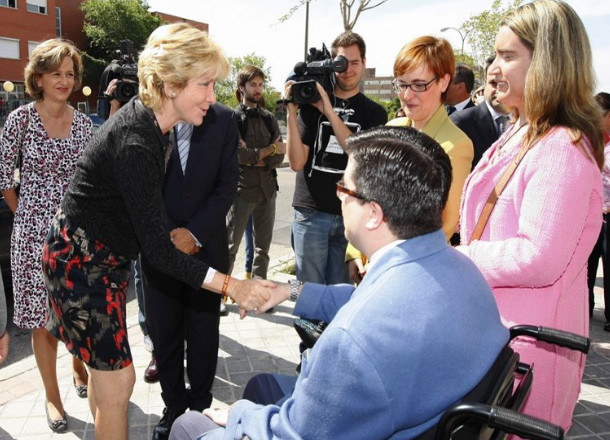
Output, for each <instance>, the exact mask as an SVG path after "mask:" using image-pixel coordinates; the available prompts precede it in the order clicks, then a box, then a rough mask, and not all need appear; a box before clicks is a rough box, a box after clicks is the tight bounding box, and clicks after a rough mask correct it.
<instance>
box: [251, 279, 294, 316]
mask: <svg viewBox="0 0 610 440" xmlns="http://www.w3.org/2000/svg"><path fill="white" fill-rule="evenodd" d="M274 283H275V286H276V287H275V289H273V290H272V291H271V295H270V296H269V300H268V301H267V302H266V303H265V304H263V305H262V306H261V307H259V308H258V310H257V311H256V314H257V315H260V314H262V313H265V312H266V311H267V310H269V309H270V308H272V307H275V306H277V305H278V304H281V303H283V302H284V301H286V300H287V299H289V298H290V284H288V283H278V282H274Z"/></svg>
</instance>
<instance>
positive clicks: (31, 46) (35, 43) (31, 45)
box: [28, 41, 40, 58]
mask: <svg viewBox="0 0 610 440" xmlns="http://www.w3.org/2000/svg"><path fill="white" fill-rule="evenodd" d="M39 44H40V41H28V58H30V57H31V56H32V51H33V50H34V49H36V46H38V45H39Z"/></svg>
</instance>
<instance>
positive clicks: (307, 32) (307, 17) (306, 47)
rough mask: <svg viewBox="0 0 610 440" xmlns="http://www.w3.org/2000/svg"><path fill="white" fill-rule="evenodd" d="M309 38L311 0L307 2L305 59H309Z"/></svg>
mask: <svg viewBox="0 0 610 440" xmlns="http://www.w3.org/2000/svg"><path fill="white" fill-rule="evenodd" d="M308 39H309V1H307V3H305V56H304V57H303V61H307V51H308V49H309V47H308Z"/></svg>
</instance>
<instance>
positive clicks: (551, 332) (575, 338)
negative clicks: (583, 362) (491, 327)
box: [509, 325, 591, 354]
mask: <svg viewBox="0 0 610 440" xmlns="http://www.w3.org/2000/svg"><path fill="white" fill-rule="evenodd" d="M509 330H510V338H511V339H514V338H515V337H517V336H531V337H533V338H535V339H537V340H539V341H544V342H549V343H551V344H555V345H559V346H560V347H566V348H570V349H572V350H577V351H580V352H582V353H585V354H587V353H588V352H589V347H590V346H591V340H590V339H589V338H586V337H584V336H581V335H577V334H575V333H569V332H564V331H562V330H557V329H554V328H548V327H539V326H535V325H515V326H513V327H511V328H510V329H509Z"/></svg>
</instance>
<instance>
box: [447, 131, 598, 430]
mask: <svg viewBox="0 0 610 440" xmlns="http://www.w3.org/2000/svg"><path fill="white" fill-rule="evenodd" d="M506 136H507V134H505V135H504V136H503V137H501V138H500V139H499V140H498V141H497V142H496V143H495V144H494V145H493V146H492V147H491V148H490V149H489V150H488V151H487V152H486V153H485V155H484V156H483V158H482V159H481V161H480V162H479V164H478V165H477V167H476V168H475V169H474V170H473V172H472V173H471V174H470V176H469V177H468V178H467V180H466V183H465V187H464V193H463V197H462V204H461V217H460V222H461V224H460V234H461V237H462V243H463V245H462V246H459V247H458V249H459V250H460V251H461V252H463V253H464V254H466V255H467V256H469V257H470V258H471V259H472V260H473V261H474V262H475V263H476V265H477V266H478V267H479V269H480V270H481V271H482V272H483V275H484V276H485V278H486V279H487V281H488V282H489V284H490V286H491V287H492V289H493V291H494V295H495V297H496V300H497V302H498V307H499V309H500V314H501V315H502V319H503V321H504V324H505V325H506V326H511V325H515V324H536V325H542V326H547V327H554V328H559V329H563V330H567V331H571V332H574V333H578V334H581V335H585V336H588V334H589V315H588V313H589V312H588V305H587V298H588V297H587V278H586V277H587V259H588V257H589V254H590V252H591V250H592V248H593V245H594V244H595V242H596V240H597V237H598V236H599V230H600V228H601V221H602V214H601V211H602V183H601V173H600V171H599V168H598V167H597V164H596V163H595V162H594V160H593V159H591V158H590V157H586V156H585V154H584V153H583V151H582V149H581V148H579V146H577V145H574V144H573V143H572V140H571V138H570V134H569V132H568V130H567V129H565V128H555V129H553V130H552V131H551V132H550V133H549V134H548V135H547V136H545V137H544V138H543V139H542V140H540V141H539V142H538V143H537V144H536V145H535V146H534V147H533V148H532V149H531V150H530V151H528V153H527V154H526V156H525V158H524V159H523V161H522V162H521V164H519V166H518V167H517V170H516V171H515V173H514V174H513V177H512V178H511V180H510V182H509V183H508V185H507V186H506V188H505V189H504V191H503V192H502V194H501V196H500V198H499V200H498V202H497V204H496V206H495V208H494V210H493V212H492V214H491V217H490V218H489V222H488V223H487V226H486V228H485V230H484V232H483V235H482V237H481V239H480V240H478V241H474V242H472V243H471V244H469V245H468V244H467V243H468V241H469V240H470V237H471V236H472V233H473V231H474V227H475V225H476V222H477V220H478V219H479V216H480V214H481V211H482V209H483V206H484V205H485V202H486V201H487V197H488V196H489V194H490V193H491V191H492V190H493V189H494V187H495V185H496V184H497V182H498V180H500V177H501V176H502V174H503V173H504V170H505V169H506V168H507V167H508V164H509V163H510V161H511V160H513V159H514V157H515V156H516V154H517V152H518V151H519V148H520V147H521V144H518V145H515V146H514V147H513V148H512V149H511V148H510V147H505V148H506V150H505V151H502V150H500V149H499V148H498V146H500V145H502V142H503V140H504V139H505V138H506ZM580 145H581V146H584V148H585V149H586V150H587V151H589V144H588V142H587V141H585V140H583V141H581V143H580ZM513 346H514V348H515V349H516V350H517V351H518V352H519V353H520V355H521V358H522V359H523V360H524V361H525V362H533V363H535V365H536V369H535V373H534V385H533V388H532V392H531V394H530V398H529V399H528V401H527V402H526V405H525V408H524V411H525V412H526V413H528V414H531V415H533V416H536V417H540V418H543V419H545V420H550V421H552V422H553V423H556V424H559V425H560V426H562V427H563V428H564V429H566V430H567V429H568V428H569V426H570V425H571V419H572V412H573V410H574V406H575V405H576V401H577V399H578V394H579V391H580V382H581V379H582V372H583V368H584V356H582V355H580V354H576V353H574V352H571V351H569V350H567V349H558V348H555V347H552V346H548V345H547V344H544V343H534V342H533V341H530V340H527V339H525V338H524V339H521V340H519V341H516V342H514V344H513Z"/></svg>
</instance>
